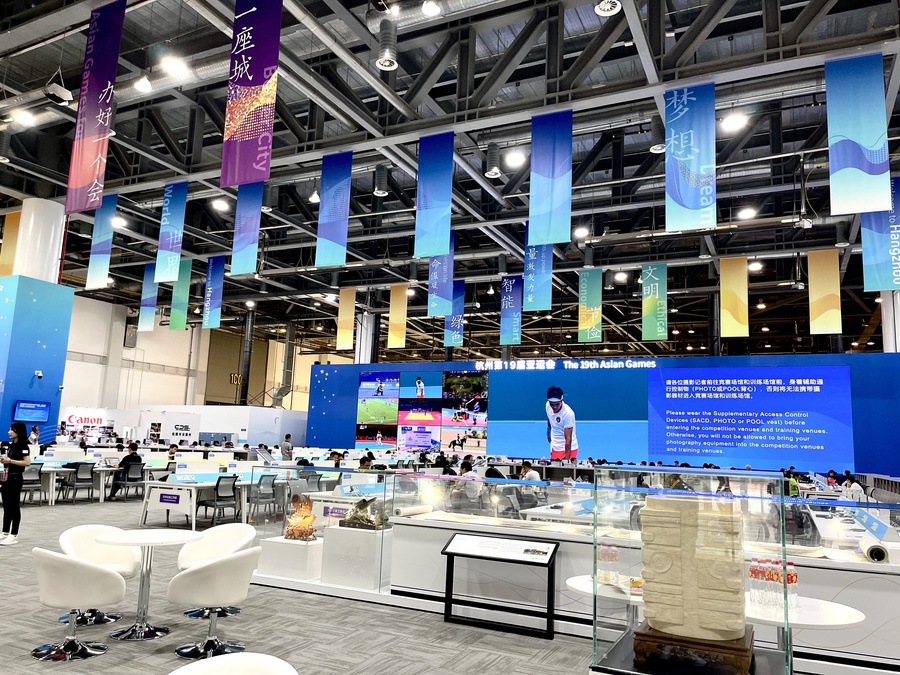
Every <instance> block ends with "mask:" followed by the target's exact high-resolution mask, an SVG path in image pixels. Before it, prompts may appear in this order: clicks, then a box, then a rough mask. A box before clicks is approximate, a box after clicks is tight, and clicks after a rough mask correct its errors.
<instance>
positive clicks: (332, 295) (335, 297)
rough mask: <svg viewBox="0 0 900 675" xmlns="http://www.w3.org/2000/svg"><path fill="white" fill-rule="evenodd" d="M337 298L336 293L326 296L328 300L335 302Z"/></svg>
mask: <svg viewBox="0 0 900 675" xmlns="http://www.w3.org/2000/svg"><path fill="white" fill-rule="evenodd" d="M336 299H337V296H336V295H334V294H333V293H329V294H328V295H326V296H325V301H326V302H334V301H335V300H336Z"/></svg>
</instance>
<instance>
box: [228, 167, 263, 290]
mask: <svg viewBox="0 0 900 675" xmlns="http://www.w3.org/2000/svg"><path fill="white" fill-rule="evenodd" d="M262 201H263V184H262V183H247V184H246V185H241V186H240V187H239V188H238V196H237V205H235V207H234V244H233V245H232V249H231V274H232V276H234V275H235V274H254V273H256V256H257V254H258V253H259V219H260V217H261V214H262Z"/></svg>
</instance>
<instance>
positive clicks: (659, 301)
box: [641, 263, 669, 340]
mask: <svg viewBox="0 0 900 675" xmlns="http://www.w3.org/2000/svg"><path fill="white" fill-rule="evenodd" d="M668 274H669V268H668V266H667V265H666V264H665V263H661V264H660V263H653V264H649V265H644V266H643V267H641V339H642V340H668V339H669V314H668V294H669V277H668Z"/></svg>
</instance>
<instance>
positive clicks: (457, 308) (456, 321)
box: [444, 279, 466, 347]
mask: <svg viewBox="0 0 900 675" xmlns="http://www.w3.org/2000/svg"><path fill="white" fill-rule="evenodd" d="M451 304H452V310H451V311H450V314H447V316H445V317H444V346H445V347H461V346H462V343H463V334H464V333H465V329H464V326H465V323H464V322H465V316H464V314H465V311H466V282H465V281H463V280H462V279H457V280H455V281H454V282H453V302H452V303H451Z"/></svg>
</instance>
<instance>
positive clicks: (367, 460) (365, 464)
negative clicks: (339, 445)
mask: <svg viewBox="0 0 900 675" xmlns="http://www.w3.org/2000/svg"><path fill="white" fill-rule="evenodd" d="M359 468H360V469H362V470H363V471H365V470H368V469H371V468H372V458H371V457H360V458H359Z"/></svg>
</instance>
